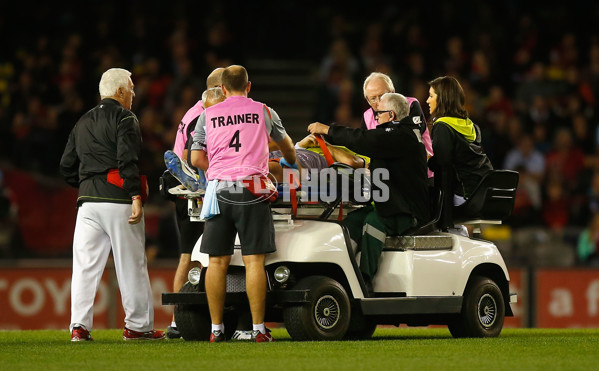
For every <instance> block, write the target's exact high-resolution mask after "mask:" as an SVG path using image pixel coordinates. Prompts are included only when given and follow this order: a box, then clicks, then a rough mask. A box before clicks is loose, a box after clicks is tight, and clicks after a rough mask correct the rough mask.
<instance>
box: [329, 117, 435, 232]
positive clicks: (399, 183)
mask: <svg viewBox="0 0 599 371" xmlns="http://www.w3.org/2000/svg"><path fill="white" fill-rule="evenodd" d="M420 138H421V137H420V128H419V126H418V125H415V124H414V123H413V122H412V119H411V118H410V117H409V116H408V117H406V118H404V119H403V120H401V121H400V122H388V123H386V124H381V125H378V126H377V127H376V128H375V129H372V130H366V129H364V128H358V129H354V128H348V127H343V126H336V125H333V126H331V127H330V128H329V134H328V135H327V136H326V139H327V140H328V141H329V142H330V143H332V144H337V145H343V146H346V147H347V148H349V149H351V150H352V151H354V152H356V153H359V154H361V155H364V156H368V157H370V171H371V172H374V171H375V170H376V169H382V168H384V169H387V170H388V171H389V179H388V180H383V183H385V185H386V186H387V187H389V199H388V200H387V201H384V202H375V207H376V210H377V212H378V213H379V215H380V216H383V217H393V216H397V215H398V214H406V215H410V216H412V217H416V218H417V219H418V221H419V222H420V223H423V222H427V221H429V220H430V212H429V209H430V208H429V192H428V185H427V166H426V150H425V149H424V144H423V143H422V140H421V139H420ZM374 185H375V184H373V186H374Z"/></svg>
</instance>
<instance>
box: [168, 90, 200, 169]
mask: <svg viewBox="0 0 599 371" xmlns="http://www.w3.org/2000/svg"><path fill="white" fill-rule="evenodd" d="M203 105H204V103H203V102H202V101H201V100H199V101H198V102H197V103H196V104H195V105H194V106H193V107H191V108H190V109H189V110H188V111H187V112H186V113H185V115H184V116H183V118H182V119H181V123H180V124H179V127H178V128H177V136H176V137H175V146H174V147H173V152H175V153H176V154H177V156H179V157H180V158H183V150H184V149H185V142H186V141H187V129H188V126H189V124H190V123H191V122H192V121H193V120H195V119H196V118H197V117H199V116H200V115H201V114H202V112H203V111H204V107H203ZM191 133H192V135H193V129H192V131H191Z"/></svg>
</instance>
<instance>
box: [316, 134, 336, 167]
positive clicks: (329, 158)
mask: <svg viewBox="0 0 599 371" xmlns="http://www.w3.org/2000/svg"><path fill="white" fill-rule="evenodd" d="M314 137H315V138H316V141H317V142H318V145H319V146H320V149H321V150H322V154H323V155H324V158H325V159H326V160H327V165H329V166H331V165H332V164H333V163H334V162H335V160H333V156H331V152H329V149H328V147H327V144H326V143H325V142H324V139H322V136H321V135H320V134H315V135H314Z"/></svg>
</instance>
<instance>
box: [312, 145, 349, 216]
mask: <svg viewBox="0 0 599 371" xmlns="http://www.w3.org/2000/svg"><path fill="white" fill-rule="evenodd" d="M314 137H315V138H316V141H317V142H318V145H319V146H320V149H321V150H322V154H323V155H324V158H325V159H326V160H327V165H329V166H331V165H332V164H333V163H334V162H335V160H333V156H332V155H331V152H329V148H328V147H327V144H326V143H325V142H324V139H322V136H321V135H320V134H315V135H314ZM337 220H338V221H342V220H343V201H341V202H340V203H339V215H337Z"/></svg>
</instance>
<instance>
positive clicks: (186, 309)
mask: <svg viewBox="0 0 599 371" xmlns="http://www.w3.org/2000/svg"><path fill="white" fill-rule="evenodd" d="M198 291H199V285H192V284H191V283H189V282H187V283H186V284H185V285H183V287H182V288H181V290H179V292H185V293H189V292H198ZM175 322H176V323H177V330H179V332H180V333H181V337H183V339H185V340H188V341H189V340H204V341H206V340H210V331H211V321H210V313H209V312H208V306H201V305H187V304H177V305H175Z"/></svg>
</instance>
